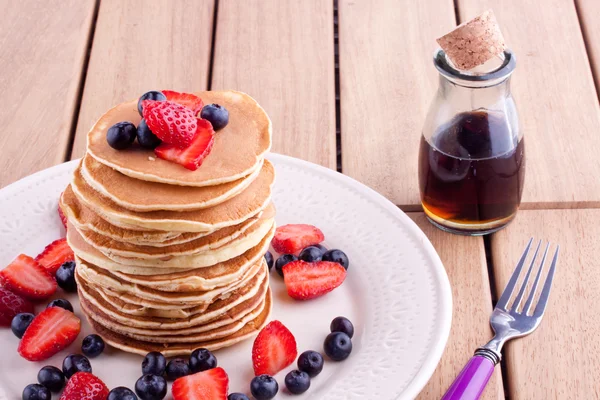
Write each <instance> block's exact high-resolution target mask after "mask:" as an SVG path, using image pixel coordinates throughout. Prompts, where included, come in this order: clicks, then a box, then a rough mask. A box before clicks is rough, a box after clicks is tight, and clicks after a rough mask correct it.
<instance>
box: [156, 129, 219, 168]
mask: <svg viewBox="0 0 600 400" xmlns="http://www.w3.org/2000/svg"><path fill="white" fill-rule="evenodd" d="M214 141H215V131H214V130H213V127H212V125H211V124H210V122H208V121H207V120H205V119H200V118H198V128H197V131H196V136H195V137H194V140H193V141H192V144H190V146H189V147H187V148H185V149H180V148H178V147H177V146H174V145H172V144H166V143H162V144H161V145H159V146H158V147H157V148H156V149H154V153H155V154H156V156H157V157H158V158H162V159H163V160H167V161H172V162H175V163H177V164H180V165H183V166H184V167H185V168H187V169H189V170H192V171H195V170H197V169H198V167H200V165H202V161H204V158H205V157H206V156H207V155H208V154H209V153H210V151H211V150H212V146H213V143H214Z"/></svg>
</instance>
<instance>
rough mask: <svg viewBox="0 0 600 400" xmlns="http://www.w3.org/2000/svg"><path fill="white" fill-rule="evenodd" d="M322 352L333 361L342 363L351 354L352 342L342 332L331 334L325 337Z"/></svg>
mask: <svg viewBox="0 0 600 400" xmlns="http://www.w3.org/2000/svg"><path fill="white" fill-rule="evenodd" d="M323 350H324V351H325V354H327V356H329V358H331V359H332V360H333V361H342V360H345V359H346V358H348V356H349V355H350V353H351V352H352V340H351V339H350V337H349V336H348V335H346V334H345V333H344V332H333V333H330V334H329V335H327V337H326V338H325V342H324V343H323Z"/></svg>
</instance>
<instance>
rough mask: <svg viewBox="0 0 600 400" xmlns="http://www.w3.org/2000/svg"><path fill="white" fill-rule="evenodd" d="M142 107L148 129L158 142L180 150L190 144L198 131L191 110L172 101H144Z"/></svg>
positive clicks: (194, 116)
mask: <svg viewBox="0 0 600 400" xmlns="http://www.w3.org/2000/svg"><path fill="white" fill-rule="evenodd" d="M142 105H143V107H144V110H143V114H144V119H145V120H146V124H148V128H150V130H151V131H152V133H154V134H155V135H156V136H158V138H159V139H160V140H162V141H163V142H164V143H167V144H171V145H173V146H176V147H178V148H180V149H185V148H186V147H188V146H189V145H190V144H191V143H192V140H193V139H194V136H195V135H196V130H197V129H198V122H197V121H196V114H194V112H193V111H192V110H190V109H189V108H187V107H184V106H182V105H181V104H177V103H173V102H172V101H154V100H144V102H143V103H142Z"/></svg>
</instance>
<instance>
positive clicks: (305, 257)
mask: <svg viewBox="0 0 600 400" xmlns="http://www.w3.org/2000/svg"><path fill="white" fill-rule="evenodd" d="M322 258H323V250H321V248H319V247H317V246H308V247H306V248H304V250H302V251H301V252H300V254H299V255H298V259H299V260H302V261H306V262H315V261H321V259H322Z"/></svg>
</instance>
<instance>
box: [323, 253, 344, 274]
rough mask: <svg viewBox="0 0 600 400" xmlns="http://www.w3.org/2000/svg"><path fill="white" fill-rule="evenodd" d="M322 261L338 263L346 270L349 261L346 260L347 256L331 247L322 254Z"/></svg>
mask: <svg viewBox="0 0 600 400" xmlns="http://www.w3.org/2000/svg"><path fill="white" fill-rule="evenodd" d="M323 261H331V262H336V263H338V264H340V265H341V266H342V267H344V268H345V269H346V270H347V269H348V267H349V266H350V261H349V260H348V256H347V255H346V253H344V252H343V251H341V250H338V249H332V250H329V251H328V252H326V253H325V254H323Z"/></svg>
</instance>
